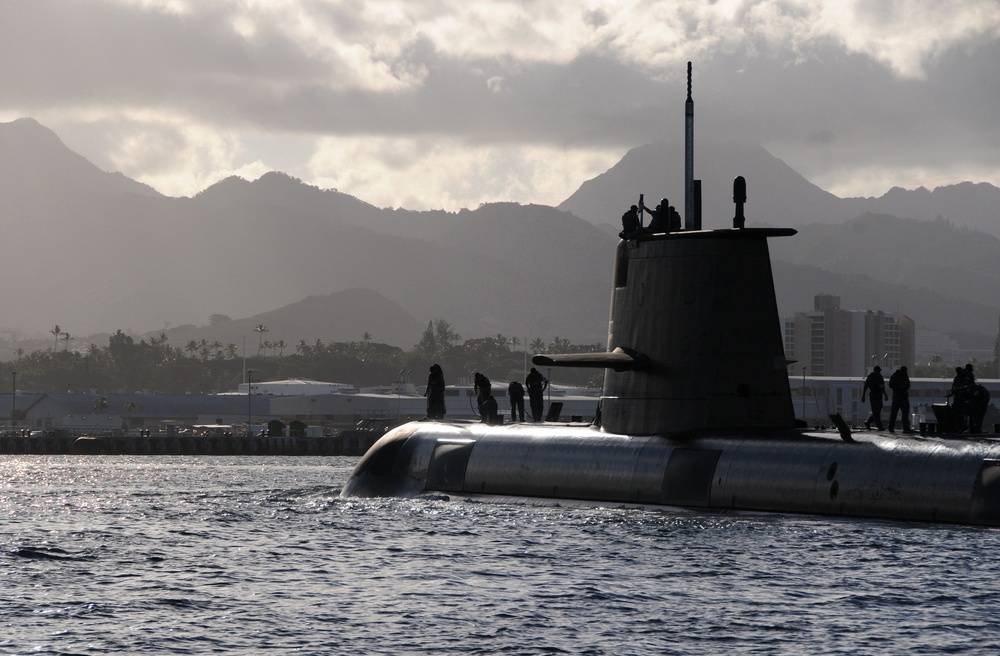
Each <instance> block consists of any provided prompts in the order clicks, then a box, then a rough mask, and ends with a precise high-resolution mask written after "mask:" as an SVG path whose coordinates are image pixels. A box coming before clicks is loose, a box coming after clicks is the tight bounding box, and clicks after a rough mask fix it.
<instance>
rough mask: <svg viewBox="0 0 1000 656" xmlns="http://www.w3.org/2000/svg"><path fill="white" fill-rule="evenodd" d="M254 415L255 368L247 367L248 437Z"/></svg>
mask: <svg viewBox="0 0 1000 656" xmlns="http://www.w3.org/2000/svg"><path fill="white" fill-rule="evenodd" d="M252 415H253V369H247V437H250V436H251V435H250V419H251V417H252Z"/></svg>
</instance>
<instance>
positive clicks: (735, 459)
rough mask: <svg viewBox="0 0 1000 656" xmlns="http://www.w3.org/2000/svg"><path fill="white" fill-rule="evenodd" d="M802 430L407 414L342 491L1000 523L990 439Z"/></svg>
mask: <svg viewBox="0 0 1000 656" xmlns="http://www.w3.org/2000/svg"><path fill="white" fill-rule="evenodd" d="M853 437H854V441H853V442H846V441H843V440H841V439H840V437H839V435H838V434H836V433H827V432H809V431H801V430H787V431H770V432H768V433H766V434H760V435H757V434H747V433H746V431H741V432H740V433H739V434H735V433H733V434H727V433H726V432H724V431H719V432H713V433H710V434H709V433H706V434H700V435H688V436H670V437H667V436H659V435H640V436H630V435H622V434H614V433H608V432H605V431H603V430H601V429H599V428H596V427H593V426H586V425H560V426H553V425H551V424H549V425H545V426H538V425H532V424H519V425H511V426H502V427H500V426H488V425H486V424H480V423H457V422H456V423H450V422H413V423H409V424H405V425H403V426H400V427H398V428H396V429H394V430H393V431H391V432H389V433H387V434H386V435H384V436H383V437H382V439H380V440H379V441H378V442H377V443H376V444H375V445H374V446H373V447H372V448H371V449H370V450H369V452H368V453H367V454H366V455H365V456H364V457H362V459H361V460H360V461H359V463H358V465H357V467H356V468H355V470H354V472H353V473H352V475H351V477H350V478H349V480H348V481H347V483H346V484H345V486H344V489H343V492H342V494H343V495H344V496H361V497H365V496H418V495H422V494H430V493H445V494H457V495H463V496H466V495H467V496H474V495H486V496H508V497H537V498H544V499H549V500H552V499H565V500H582V501H597V502H605V503H621V504H641V505H650V506H675V507H676V506H679V507H685V508H692V509H700V510H707V511H741V510H752V511H766V512H779V513H803V514H817V515H836V516H851V517H867V518H883V519H897V520H914V521H929V522H950V523H959V524H977V525H988V526H996V525H1000V445H997V444H996V443H993V442H990V441H987V440H982V441H972V440H945V439H939V438H922V437H909V436H907V437H902V438H900V437H895V436H890V435H885V434H882V433H856V434H854V436H853Z"/></svg>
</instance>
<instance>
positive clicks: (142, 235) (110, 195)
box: [0, 121, 614, 348]
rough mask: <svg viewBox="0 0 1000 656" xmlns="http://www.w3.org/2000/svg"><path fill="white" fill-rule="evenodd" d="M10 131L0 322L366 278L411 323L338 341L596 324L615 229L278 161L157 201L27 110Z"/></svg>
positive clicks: (106, 316) (585, 330)
mask: <svg viewBox="0 0 1000 656" xmlns="http://www.w3.org/2000/svg"><path fill="white" fill-rule="evenodd" d="M25 125H27V126H29V127H31V128H32V129H31V130H24V129H22V128H23V127H24V126H25ZM12 133H14V134H15V136H16V137H17V139H18V140H19V141H18V147H17V148H7V149H4V150H3V151H0V160H2V161H3V162H4V164H3V166H4V169H3V170H6V171H17V170H18V165H17V162H18V161H19V158H20V157H21V154H22V153H24V152H30V153H32V156H31V157H32V158H33V163H32V165H31V167H29V168H31V173H30V175H27V178H29V180H27V181H24V182H19V183H17V184H7V185H5V186H3V187H0V228H2V230H3V234H4V237H5V238H4V240H3V241H2V242H0V274H2V275H3V278H4V280H6V281H8V284H7V285H3V286H0V306H2V307H4V308H5V310H6V312H5V314H4V320H3V327H5V328H8V329H21V330H24V331H26V332H28V333H29V334H30V333H40V334H43V335H44V334H45V332H47V331H48V329H49V328H50V327H51V326H52V325H54V324H59V325H61V326H62V328H63V329H64V330H66V331H67V332H70V333H71V334H72V335H74V336H76V337H80V336H83V335H88V334H91V333H98V332H108V331H113V330H115V329H119V328H120V329H123V330H129V331H132V332H135V333H143V332H146V331H156V332H159V331H161V330H164V329H165V328H168V327H169V326H176V325H183V324H194V325H206V324H207V323H208V317H209V315H211V314H223V315H228V316H231V317H241V318H248V317H256V316H258V315H260V314H261V313H264V312H268V311H271V310H273V309H274V308H279V307H285V306H288V305H289V304H290V303H294V302H297V301H300V300H302V299H304V298H305V297H308V296H315V297H317V298H322V297H326V296H328V295H330V294H331V293H333V292H337V291H343V290H347V289H351V288H356V287H363V288H367V289H371V290H374V291H377V292H378V293H380V294H382V295H383V296H385V297H386V298H388V299H389V300H391V301H393V302H395V303H397V304H399V305H400V306H401V307H402V308H403V311H404V312H406V313H407V314H409V315H410V316H412V317H415V319H416V322H417V324H419V328H418V329H417V330H416V332H415V333H414V334H413V335H412V336H411V337H409V338H403V337H401V336H399V335H398V334H396V335H392V336H390V333H393V332H397V333H398V331H396V328H397V327H389V326H380V325H369V326H367V327H366V328H365V329H364V330H361V331H360V332H359V333H358V334H357V335H353V336H350V338H351V339H360V338H361V335H362V334H363V333H364V332H365V331H368V332H370V333H371V334H372V335H373V338H374V339H375V340H376V341H386V342H389V343H397V345H399V346H404V347H407V348H408V347H410V346H412V345H413V344H415V343H416V342H417V341H419V337H420V332H421V331H422V330H423V327H425V326H426V323H427V321H429V320H432V319H437V318H444V319H446V320H448V321H449V322H450V323H452V324H453V326H454V327H455V329H456V330H458V331H459V332H460V334H463V335H466V336H469V337H473V336H482V335H491V334H496V333H499V332H503V333H504V334H507V335H512V336H518V337H521V338H522V339H523V338H526V337H530V338H535V337H543V338H545V339H549V338H551V337H552V336H555V335H559V336H562V337H566V338H570V339H572V340H573V341H576V342H579V341H594V340H601V339H603V336H604V335H605V334H606V325H605V324H606V315H607V294H608V291H607V286H608V279H609V271H610V269H611V257H612V251H613V244H614V238H613V237H611V236H609V235H608V234H607V233H606V232H602V231H601V230H598V229H596V228H594V227H593V226H591V225H589V224H587V223H586V222H584V221H582V220H580V219H579V218H577V217H574V216H572V215H569V214H567V213H564V212H560V211H558V210H555V209H553V208H550V207H542V206H526V207H521V206H518V205H514V204H502V205H500V206H496V207H494V206H484V207H482V208H479V209H477V210H475V211H463V212H461V213H458V214H456V213H448V212H426V213H424V212H409V211H404V210H382V209H378V208H375V207H373V206H371V205H370V204H367V203H363V202H362V201H359V200H358V199H356V198H353V197H351V196H348V195H345V194H341V193H338V192H335V191H321V190H319V189H316V188H314V187H311V186H308V185H304V184H302V183H301V182H299V181H298V180H295V179H293V178H290V177H289V176H286V175H283V174H278V173H272V174H268V175H265V176H263V177H262V178H261V179H259V180H257V181H256V182H252V183H251V182H246V181H243V180H238V179H228V180H223V181H221V182H219V183H218V184H216V185H213V186H212V187H210V188H209V189H206V190H205V191H204V192H202V193H200V194H198V195H197V196H195V197H194V198H169V197H164V196H161V195H159V194H156V193H155V192H153V193H150V190H149V189H148V188H147V187H145V186H143V185H139V184H138V183H133V184H123V183H122V179H121V176H117V175H113V174H105V173H103V172H101V171H99V170H98V169H97V168H96V167H94V166H93V165H91V164H89V163H87V162H86V160H84V159H83V158H81V157H79V156H78V155H76V154H74V153H72V152H71V151H69V150H68V149H66V148H65V146H63V145H62V144H61V142H59V141H58V139H57V138H56V137H55V136H54V135H53V134H52V133H51V131H48V130H45V129H44V128H41V127H40V126H38V125H37V123H34V122H33V121H29V122H20V121H19V122H15V123H13V124H4V125H0V134H2V135H3V136H2V137H0V138H2V139H5V141H4V143H7V142H8V141H12V140H13V137H10V136H9V135H10V134H12ZM23 133H28V137H25V136H24V134H23ZM32 135H33V136H32ZM32 138H33V139H35V140H36V141H37V144H34V143H33V142H32V141H31V139H32ZM49 171H55V172H58V175H54V177H51V178H50V177H48V176H47V172H49ZM595 290H596V293H595ZM370 314H372V316H373V317H376V316H377V315H376V314H375V313H374V312H371V313H370ZM374 322H375V318H373V319H372V320H371V322H370V324H371V323H374ZM417 324H414V325H417ZM400 325H402V324H400ZM383 328H385V329H383ZM390 328H391V329H390ZM200 338H201V337H199V339H200ZM316 338H322V335H320V334H312V333H310V334H301V335H294V336H292V339H294V340H295V341H296V342H297V341H298V340H299V339H306V340H308V341H313V340H314V339H316ZM397 338H398V339H399V340H400V341H399V342H395V340H396V339H397ZM286 341H290V340H288V339H287V338H286ZM74 344H75V345H76V346H81V345H83V344H80V342H75V343H74Z"/></svg>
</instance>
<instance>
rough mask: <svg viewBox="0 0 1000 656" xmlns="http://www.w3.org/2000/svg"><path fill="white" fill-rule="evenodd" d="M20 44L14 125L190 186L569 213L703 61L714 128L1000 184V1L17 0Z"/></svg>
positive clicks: (845, 191)
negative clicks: (294, 187)
mask: <svg viewBox="0 0 1000 656" xmlns="http://www.w3.org/2000/svg"><path fill="white" fill-rule="evenodd" d="M0 61H2V62H3V65H2V66H0V90H2V91H0V122H6V121H11V120H14V119H16V118H20V117H25V116H30V117H33V118H35V119H37V120H38V121H39V122H41V123H42V124H43V125H45V126H47V127H49V128H51V129H52V130H54V131H55V132H56V133H57V134H58V135H59V136H60V137H61V138H62V140H63V142H64V143H66V145H67V146H69V147H70V148H71V149H73V150H74V151H76V152H78V153H80V154H81V155H83V156H84V157H86V158H87V159H89V160H90V161H92V162H93V163H95V164H96V165H98V166H99V167H100V168H102V169H104V170H107V171H121V172H122V173H124V174H125V175H127V176H129V177H131V178H134V179H136V180H139V181H142V182H145V183H147V184H149V185H150V186H152V187H154V188H155V189H157V190H158V191H160V192H161V193H164V194H167V195H170V196H192V195H194V194H197V193H198V192H200V191H202V190H203V189H205V188H207V187H208V186H210V185H212V184H213V183H215V182H217V181H218V180H221V179H223V178H225V177H228V176H231V175H237V176H240V177H243V178H246V179H248V180H253V179H256V178H258V177H259V176H261V175H262V174H264V173H266V172H268V171H272V170H277V171H283V172H285V173H288V174H290V175H292V176H294V177H296V178H299V179H301V180H302V181H304V182H306V183H309V184H313V185H316V186H318V187H320V188H324V189H337V190H339V191H342V192H345V193H348V194H351V195H353V196H355V197H357V198H359V199H361V200H364V201H366V202H369V203H372V204H374V205H376V206H378V207H403V208H407V209H415V210H424V209H438V208H443V209H448V210H452V211H454V210H458V209H461V208H464V207H468V208H475V207H478V206H479V205H480V204H482V203H485V202H494V201H516V202H521V203H542V204H548V205H556V204H558V203H560V202H562V201H563V200H565V199H566V198H567V197H568V196H570V195H571V194H572V193H573V192H574V191H576V189H577V188H578V187H579V186H580V184H582V183H583V182H584V181H586V180H588V179H590V178H593V177H595V176H597V175H599V174H600V173H603V172H604V171H606V170H607V169H608V168H610V167H611V166H613V165H614V164H615V163H616V162H618V161H619V160H620V159H621V158H622V157H623V156H624V155H625V153H626V152H627V151H628V150H629V149H630V148H633V147H637V146H641V145H645V144H648V143H653V142H655V141H659V140H664V139H665V140H671V141H678V142H679V141H682V140H683V136H684V101H685V99H686V74H687V71H686V67H687V62H688V61H691V62H692V63H693V71H694V76H693V99H694V103H695V134H696V145H697V142H698V140H700V139H713V140H739V141H744V142H750V143H755V144H759V145H761V146H764V147H765V148H767V149H768V150H769V151H770V152H771V153H772V154H773V155H775V156H776V157H779V158H781V159H782V160H784V161H785V162H786V163H787V164H789V165H790V166H791V167H792V168H794V169H795V170H797V171H798V172H799V173H801V174H802V175H804V176H805V177H806V178H808V179H809V180H811V181H812V182H813V183H815V184H817V185H819V186H820V187H822V188H824V189H826V190H828V191H831V192H832V193H835V194H837V195H838V196H842V197H847V196H872V195H874V196H879V195H882V194H883V193H885V192H886V191H888V190H889V189H890V188H891V187H893V186H900V187H904V188H907V189H912V188H916V187H919V186H924V187H927V188H929V189H933V188H934V187H937V186H939V185H945V184H952V183H956V182H961V181H966V180H969V181H973V182H989V183H991V184H994V185H998V186H1000V126H998V122H997V120H996V116H997V112H998V107H1000V65H998V63H1000V1H998V0H950V1H949V2H941V1H940V0H879V1H878V2H871V1H870V0H841V1H839V2H821V1H818V0H760V1H743V2H740V1H735V0H716V1H715V2H711V1H709V0H662V1H642V0H636V1H628V0H622V1H617V2H611V1H594V0H546V1H538V0H520V1H515V0H511V1H509V2H504V1H496V0H493V1H481V0H58V1H57V0H0ZM696 158H697V150H696ZM696 167H697V160H696Z"/></svg>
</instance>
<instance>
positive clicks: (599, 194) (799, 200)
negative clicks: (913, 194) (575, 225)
mask: <svg viewBox="0 0 1000 656" xmlns="http://www.w3.org/2000/svg"><path fill="white" fill-rule="evenodd" d="M695 157H696V159H695V177H696V178H697V179H700V180H701V181H702V183H701V184H702V217H703V226H704V227H705V228H728V227H732V219H733V215H734V213H735V212H734V206H733V179H734V178H736V176H738V175H742V176H743V177H744V178H745V179H746V181H747V204H746V216H747V221H748V222H753V223H755V224H757V225H761V224H766V225H780V226H789V225H800V224H802V223H813V222H819V223H830V222H839V221H844V220H846V219H849V218H851V217H853V216H856V215H857V213H858V212H856V211H855V210H854V209H853V208H851V207H850V206H849V205H848V204H846V203H844V202H843V201H842V200H841V199H839V198H837V197H836V196H834V195H833V194H831V193H829V192H826V191H823V190H822V189H820V188H819V187H817V186H816V185H814V184H812V183H811V182H809V181H808V180H806V179H805V178H803V177H802V176H801V175H799V174H798V173H796V172H795V171H794V170H792V169H791V168H790V167H789V166H788V165H787V164H785V163H784V162H782V161H781V160H780V159H778V158H777V157H774V156H773V155H771V154H770V153H768V152H767V151H766V150H764V149H763V148H761V147H760V146H749V145H745V144H739V143H713V142H710V141H706V142H698V145H697V149H696V151H695ZM640 193H641V194H644V195H645V204H646V206H647V207H649V208H653V207H655V206H656V204H657V203H658V202H659V200H660V198H663V197H666V198H667V199H668V200H669V201H670V204H671V205H673V206H674V207H676V208H677V211H678V212H680V214H681V216H683V215H684V145H683V144H677V143H667V142H662V141H661V142H657V143H654V144H650V145H647V146H640V147H638V148H633V149H632V150H630V151H628V152H627V153H626V154H625V156H624V157H623V158H622V159H621V161H620V162H618V163H617V164H615V165H614V166H613V167H611V168H610V169H608V170H607V171H606V172H605V173H602V174H601V175H599V176H597V177H596V178H593V179H592V180H588V181H587V182H584V183H583V185H581V186H580V188H579V189H578V190H577V191H576V192H575V193H574V194H573V195H571V196H570V197H569V198H567V199H566V200H565V201H563V202H562V203H560V204H559V209H562V210H566V211H567V212H572V213H573V214H576V215H577V216H579V217H581V218H583V219H586V220H588V221H590V222H591V223H612V224H615V225H617V226H619V229H621V228H620V226H621V215H622V213H623V212H624V211H625V210H627V209H628V207H629V205H632V204H636V203H637V201H638V199H639V194H640ZM645 221H646V222H648V221H649V217H648V215H647V216H646V219H645Z"/></svg>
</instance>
